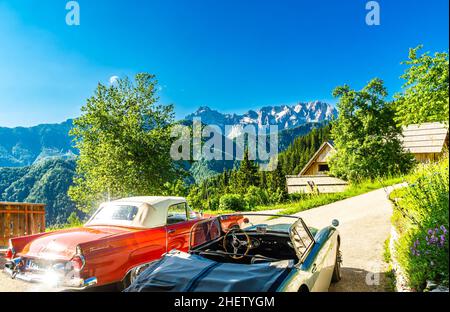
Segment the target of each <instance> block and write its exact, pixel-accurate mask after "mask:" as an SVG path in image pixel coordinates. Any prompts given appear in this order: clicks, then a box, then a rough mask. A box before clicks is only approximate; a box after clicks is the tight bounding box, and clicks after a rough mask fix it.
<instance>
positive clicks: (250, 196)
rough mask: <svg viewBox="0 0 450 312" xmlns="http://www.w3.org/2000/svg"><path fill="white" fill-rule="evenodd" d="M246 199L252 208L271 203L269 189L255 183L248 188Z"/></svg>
mask: <svg viewBox="0 0 450 312" xmlns="http://www.w3.org/2000/svg"><path fill="white" fill-rule="evenodd" d="M244 199H245V200H246V201H247V203H248V206H249V208H250V209H253V208H255V207H256V206H260V205H267V204H269V203H270V201H269V195H268V193H267V191H266V190H263V189H261V188H259V187H256V186H253V185H252V186H250V187H249V188H248V190H247V193H246V194H245V196H244Z"/></svg>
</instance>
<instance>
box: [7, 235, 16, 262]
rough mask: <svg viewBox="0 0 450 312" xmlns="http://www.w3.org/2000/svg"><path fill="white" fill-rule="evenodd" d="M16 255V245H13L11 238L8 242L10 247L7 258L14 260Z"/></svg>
mask: <svg viewBox="0 0 450 312" xmlns="http://www.w3.org/2000/svg"><path fill="white" fill-rule="evenodd" d="M15 256H16V251H15V250H14V247H13V245H12V242H11V240H9V242H8V249H7V250H6V255H5V257H6V259H9V260H12V259H13V258H14V257H15Z"/></svg>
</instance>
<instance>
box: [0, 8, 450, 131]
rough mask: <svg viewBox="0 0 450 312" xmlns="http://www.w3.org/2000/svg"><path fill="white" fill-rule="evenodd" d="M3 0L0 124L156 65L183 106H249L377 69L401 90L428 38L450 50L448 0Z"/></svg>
mask: <svg viewBox="0 0 450 312" xmlns="http://www.w3.org/2000/svg"><path fill="white" fill-rule="evenodd" d="M66 2H67V1H65V0H54V1H53V0H48V1H32V0H29V1H23V0H7V1H6V0H0V126H9V127H12V126H18V125H21V126H30V125H35V124H38V123H44V122H46V123H53V122H61V121H63V120H65V119H67V118H70V117H76V116H78V115H79V109H80V107H81V106H82V105H83V104H84V103H85V100H86V99H87V98H88V97H89V96H90V95H91V94H92V93H93V90H94V89H95V87H96V84H97V83H98V82H99V81H100V82H103V83H108V80H109V78H110V77H111V76H113V75H118V76H124V75H127V76H133V75H134V74H135V73H137V72H142V71H146V72H150V73H154V74H156V75H157V77H158V80H159V81H160V84H161V87H162V89H161V91H160V96H161V101H163V102H165V103H173V104H175V107H176V113H177V117H182V116H184V115H185V114H187V113H190V112H192V111H194V110H195V109H196V108H197V107H198V106H202V105H208V106H210V107H212V108H215V109H218V110H220V111H223V112H237V113H239V112H243V111H246V110H248V109H250V108H258V107H261V106H265V105H274V104H277V105H278V104H292V103H295V102H297V101H309V100H315V99H319V100H326V101H334V100H333V99H332V97H331V91H332V90H333V88H334V87H336V86H338V85H342V84H344V83H348V84H350V85H351V86H352V87H355V88H361V87H362V86H363V85H364V84H365V83H367V81H369V80H370V79H371V78H373V77H380V78H382V79H384V80H385V82H386V85H387V87H388V90H389V92H390V93H391V94H393V93H394V92H397V91H399V90H400V87H401V84H402V81H401V80H400V79H399V76H400V75H401V73H402V72H403V70H404V67H403V66H401V65H400V62H401V61H402V60H404V59H405V58H406V57H407V54H408V48H410V47H414V46H416V45H418V44H420V43H422V44H424V46H425V49H424V50H427V51H432V52H434V51H443V50H448V35H449V33H448V23H449V20H448V9H449V8H448V1H447V0H428V1H422V0H421V1H419V0H408V1H406V0H396V1H392V0H389V1H388V0H380V1H378V2H379V4H380V7H381V25H380V26H372V27H369V26H367V25H366V23H365V16H366V14H367V11H366V9H365V4H366V2H367V1H365V0H345V1H338V0H320V1H301V0H292V1H274V0H270V1H268V0H214V1H212V0H186V1H175V0H160V1H143V0H141V1H138V0H128V1H125V0H121V1H113V0H95V1H92V0H79V1H78V3H79V4H80V13H81V19H80V22H81V24H80V26H72V27H69V26H67V25H66V23H65V16H66V13H67V11H66V10H65V5H66Z"/></svg>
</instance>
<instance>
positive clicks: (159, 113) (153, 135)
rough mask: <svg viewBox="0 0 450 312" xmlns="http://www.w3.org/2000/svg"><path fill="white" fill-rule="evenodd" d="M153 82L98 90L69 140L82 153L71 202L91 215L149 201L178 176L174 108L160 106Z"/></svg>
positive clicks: (140, 77)
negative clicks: (124, 202) (129, 199)
mask: <svg viewBox="0 0 450 312" xmlns="http://www.w3.org/2000/svg"><path fill="white" fill-rule="evenodd" d="M156 90H157V81H156V79H155V76H153V75H150V74H147V73H142V74H137V75H136V77H135V81H134V82H132V81H130V80H129V79H128V78H125V79H120V80H118V81H117V83H115V84H113V85H111V86H109V87H108V86H105V85H103V84H98V86H97V89H96V91H95V94H94V95H93V96H92V97H91V98H89V99H88V100H87V104H86V105H85V106H83V107H82V108H81V112H82V114H81V117H79V118H77V119H76V120H75V121H74V126H73V128H72V130H71V131H70V134H71V135H72V136H74V141H75V143H76V147H77V148H78V149H79V151H80V156H79V157H78V158H77V171H76V173H77V175H76V178H75V179H74V186H72V187H71V188H70V190H69V195H70V197H71V198H72V199H73V200H74V201H75V202H76V203H77V207H78V208H80V209H82V210H84V211H89V210H90V209H92V207H93V205H94V204H96V203H97V202H98V201H100V200H105V199H107V198H112V199H114V198H119V197H124V196H131V195H149V194H152V193H158V192H160V191H162V190H163V189H164V183H166V182H171V181H173V180H174V178H175V176H176V168H175V166H174V163H173V161H172V159H171V157H170V154H169V151H170V146H171V142H172V139H171V137H170V130H171V124H172V123H173V119H174V115H173V106H172V105H160V104H158V97H157V95H156Z"/></svg>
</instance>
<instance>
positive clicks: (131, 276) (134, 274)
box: [118, 264, 149, 291]
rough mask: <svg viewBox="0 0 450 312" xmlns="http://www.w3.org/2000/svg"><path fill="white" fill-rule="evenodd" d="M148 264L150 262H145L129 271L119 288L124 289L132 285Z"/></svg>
mask: <svg viewBox="0 0 450 312" xmlns="http://www.w3.org/2000/svg"><path fill="white" fill-rule="evenodd" d="M148 266H149V265H148V264H145V265H141V266H138V267H136V268H134V269H131V270H130V272H128V274H127V276H125V278H124V279H123V280H122V282H120V283H119V285H118V287H119V290H120V291H122V290H124V289H125V288H128V287H130V285H131V284H133V283H134V281H135V280H137V278H138V276H139V274H141V273H142V272H143V271H144V270H145V269H146V268H147V267H148Z"/></svg>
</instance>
